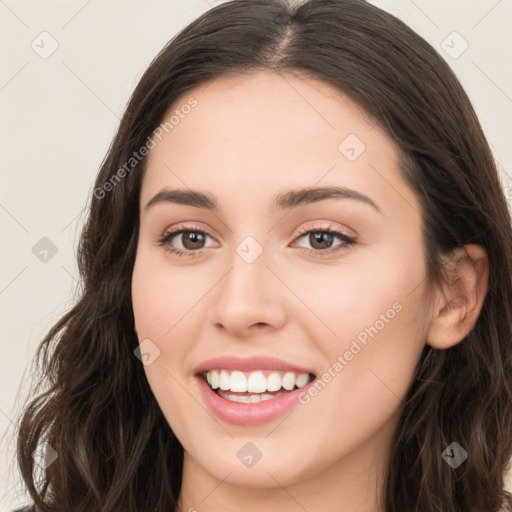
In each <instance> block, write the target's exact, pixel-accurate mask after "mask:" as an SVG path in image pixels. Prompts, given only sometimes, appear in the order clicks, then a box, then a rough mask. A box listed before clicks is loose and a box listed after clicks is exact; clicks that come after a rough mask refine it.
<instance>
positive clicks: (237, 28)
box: [17, 0, 512, 512]
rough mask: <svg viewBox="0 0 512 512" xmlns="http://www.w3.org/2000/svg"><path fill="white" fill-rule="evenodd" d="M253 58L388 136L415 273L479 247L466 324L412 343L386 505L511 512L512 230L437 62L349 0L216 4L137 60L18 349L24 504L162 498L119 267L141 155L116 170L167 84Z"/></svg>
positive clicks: (153, 414) (172, 460)
mask: <svg viewBox="0 0 512 512" xmlns="http://www.w3.org/2000/svg"><path fill="white" fill-rule="evenodd" d="M258 70H273V71H275V72H277V73H280V72H290V73H296V74H298V75H299V76H302V77H312V78H314V79H319V80H321V81H323V82H325V83H327V84H330V85H333V86H335V87H337V88H338V90H339V91H340V92H342V93H343V94H345V95H347V96H348V97H349V98H350V99H351V100H352V101H354V102H355V103H356V104H357V105H359V106H360V107H361V108H362V110H363V111H364V112H365V113H366V114H367V115H368V116H369V117H370V118H371V119H373V120H374V121H375V122H376V123H377V124H378V125H379V126H380V127H381V128H382V129H383V130H384V131H385V133H386V134H387V135H388V136H389V137H390V139H392V140H393V141H394V142H395V143H396V145H397V147H398V148H399V152H400V165H399V171H400V173H401V175H402V176H403V178H404V180H405V181H406V182H407V184H408V185H409V186H410V187H411V189H412V190H413V191H414V192H415V193H416V194H417V196H418V198H419V200H420V202H421V205H422V208H423V213H424V214H423V224H422V230H423V241H424V255H425V261H426V264H427V279H428V283H429V284H431V285H432V286H437V287H439V288H440V289H441V286H442V284H443V282H444V280H445V279H446V272H445V267H444V266H443V261H444V259H443V257H444V256H445V255H447V254H449V252H450V251H451V250H452V249H455V248H458V247H462V246H464V245H465V244H468V243H471V244H478V245H480V246H482V247H484V248H485V249H486V251H487V253H488V258H489V267H490V268H489V285H488V291H487V295H486V297H485V301H484V304H483V306H482V310H481V313H480V316H479V318H478V320H477V323H476V324H475V326H474V328H473V329H472V331H471V332H470V333H469V334H468V335H467V336H466V337H465V338H464V339H463V340H462V341H461V342H460V343H458V344H456V345H455V346H453V347H452V348H449V349H447V350H437V349H433V348H431V347H430V346H428V345H426V346H425V348H424V350H423V353H422V355H421V358H420V360H419V361H418V364H417V368H416V371H415V376H414V379H413V382H412V384H411V387H410V389H409V390H408V394H407V396H406V398H405V407H404V410H403V413H402V415H401V418H400V420H399V424H398V428H397V430H396V433H395V436H394V439H393V442H392V446H391V460H390V462H389V467H388V473H387V475H386V481H385V486H384V497H383V499H384V506H385V510H386V511H387V512H404V511H407V512H460V511H462V510H463V511H464V512H483V511H485V512H498V511H501V510H505V511H509V512H510V511H512V497H511V495H510V493H508V492H506V491H505V489H504V487H505V485H504V476H505V473H506V471H508V470H509V469H510V466H509V464H510V463H509V461H510V459H511V456H512V229H511V219H510V212H509V210H508V207H507V202H506V199H505V195H504V191H503V187H502V184H501V182H500V179H499V173H498V170H497V166H496V163H495V161H494V159H493V157H492V153H491V150H490V148H489V144H488V142H487V140H486V138H485V136H484V133H483V131H482V128H481V125H480V123H479V121H478V119H477V116H476V114H475V112H474V110H473V107H472V105H471V103H470V101H469V99H468V97H467V95H466V93H465V92H464V90H463V88H462V86H461V84H460V83H459V81H458V80H457V78H456V77H455V75H454V73H453V72H452V71H451V69H450V67H449V66H448V64H447V63H446V62H445V61H444V59H443V58H442V57H441V56H440V55H439V54H438V53H437V52H436V51H435V50H434V49H433V47H432V46H430V45H429V44H428V43H427V42H426V41H425V40H424V39H422V38H421V37H420V36H419V35H417V34H416V33H415V32H414V31H413V30H412V29H410V28H409V27H408V26H407V25H406V24H404V23H403V22H402V21H400V20H399V19H397V18H395V17H394V16H392V15H391V14H388V13H386V12H384V11H382V10H380V9H378V8H377V7H375V6H373V5H371V4H368V3H366V2H365V1H363V0H310V1H305V2H300V3H294V4H289V3H287V2H286V1H285V0H234V1H230V2H227V3H223V4H220V5H218V6H216V7H215V8H212V9H210V10H209V11H207V12H205V13H204V14H202V15H201V16H200V17H198V18H197V19H196V20H194V21H193V22H192V23H190V24H189V25H188V26H186V27H185V28H184V29H183V30H181V31H180V32H179V33H178V34H177V35H176V36H175V37H174V38H173V39H172V40H171V41H170V42H169V43H168V44H167V45H166V46H165V47H164V48H163V49H162V50H161V51H160V53H159V54H158V55H157V56H156V57H155V58H154V60H153V61H152V62H151V64H150V66H149V67H148V69H147V70H146V71H145V73H144V74H143V76H142V78H141V80H140V81H139V83H138V85H137V86H136V88H135V90H134V92H133V94H132V96H131V98H130V101H129V103H128V106H127V108H126V111H125V113H124V115H123V117H122V119H121V122H120V124H119V127H118V131H117V133H116V135H115V137H114V140H113V142H112V144H111V145H110V148H109V149H108V152H107V154H106V156H105V158H104V160H103V162H102V165H101V168H100V171H99V174H98V176H97V179H96V182H95V189H94V193H93V194H92V195H91V198H90V205H89V211H88V217H87V219H86V222H85V225H84V227H83V230H82V232H81V237H80V241H79V245H78V256H77V257H78V265H79V271H80V277H81V290H80V294H79V297H78V298H77V300H76V304H75V305H74V306H73V307H72V308H70V310H69V311H68V312H67V313H65V314H64V316H63V317H62V318H61V319H60V320H59V321H58V322H57V323H56V324H55V325H54V326H53V327H52V328H51V329H50V330H49V332H48V333H47V335H46V336H45V338H44V339H43V340H42V342H41V344H40V345H39V347H38V350H37V353H36V354H35V357H34V361H35V360H37V361H38V365H39V367H40V375H38V379H37V385H36V387H35V392H34V395H33V396H31V397H30V398H29V399H27V403H26V404H25V408H24V411H23V414H22V418H21V421H20V425H19V432H17V435H18V438H17V460H18V464H19V467H20V470H21V475H22V477H23V480H24V483H25V485H26V486H27V489H28V491H29V493H30V495H31V497H32V499H33V501H34V510H40V511H61V510H62V511H66V512H68V511H70V510H72V511H74V512H82V511H83V512H91V511H94V512H114V511H115V512H118V511H119V510H122V511H123V512H135V511H137V512H145V511H151V512H155V511H162V512H163V511H166V512H167V511H169V510H174V507H176V504H177V500H178V496H179V492H180V487H181V477H182V469H183V448H182V446H181V444H180V443H179V441H178V439H177V438H176V437H175V435H174V434H173V432H172V430H171V429H170V427H169V425H168V423H167V422H166V420H165V418H164V416H163V414H162V412H161V410H160V408H159V406H158V404H157V402H156V400H155V398H154V396H153V394H152V392H151V390H150V387H149V384H148V382H147V379H146V377H145V373H144V370H143V366H142V364H141V362H140V361H139V359H138V358H137V357H135V356H134V349H136V347H137V346H138V340H137V336H136V334H135V332H134V318H133V309H132V301H131V277H132V271H133V266H134V261H135V254H136V246H137V239H138V231H139V199H140V197H139V196H140V189H141V182H142V179H143V175H144V169H145V163H146V158H143V159H141V160H140V162H139V161H137V162H136V164H134V165H132V168H130V169H129V170H128V171H126V167H125V172H124V173H121V172H120V169H121V168H123V166H124V165H125V164H126V162H128V161H130V158H131V157H132V155H133V154H134V152H136V151H138V150H139V148H141V147H142V146H144V145H145V144H146V141H147V140H148V137H151V136H152V134H153V131H154V130H155V129H156V128H157V127H158V125H159V124H160V123H161V122H162V119H163V118H164V115H165V114H166V113H167V112H168V111H169V109H170V107H171V106H172V105H173V104H174V103H175V102H176V100H177V99H178V98H179V97H180V96H181V95H183V94H184V93H186V92H187V91H190V90H191V89H192V88H194V87H197V86H199V85H201V84H205V83H206V82H208V81H212V80H215V79H217V78H220V77H227V76H234V77H235V76H243V75H244V74H249V73H253V72H257V71H258ZM115 176H117V178H114V177H115ZM113 179H115V183H114V182H113V181H112V180H113ZM108 182H109V183H111V184H113V185H112V186H111V187H107V186H106V184H107V183H108ZM43 441H46V442H47V443H48V444H49V445H50V446H51V447H52V448H53V449H54V450H55V451H56V452H57V454H58V457H57V459H56V460H55V461H54V462H53V463H52V464H50V465H49V466H48V467H47V469H46V471H45V473H44V475H43V477H42V478H41V479H37V478H36V476H35V463H34V460H33V458H32V452H33V451H34V450H35V449H36V448H37V447H38V445H39V444H40V443H42V442H43ZM453 441H456V442H458V443H459V444H460V445H461V446H462V447H464V449H465V450H466V451H467V452H468V454H469V457H468V459H467V460H466V461H465V462H464V463H463V464H462V465H460V466H459V467H458V468H456V469H453V468H451V467H450V466H449V465H448V464H446V463H445V462H444V461H443V459H442V457H441V454H442V452H443V451H444V450H445V449H446V447H447V446H448V445H450V443H452V442H453Z"/></svg>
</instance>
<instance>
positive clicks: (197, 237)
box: [183, 231, 204, 249]
mask: <svg viewBox="0 0 512 512" xmlns="http://www.w3.org/2000/svg"><path fill="white" fill-rule="evenodd" d="M203 241H204V238H203V235H202V234H201V233H196V232H192V231H191V232H189V233H187V235H186V236H185V237H184V239H183V245H184V246H185V248H187V249H197V248H198V244H199V246H200V244H201V243H202V242H203ZM187 244H189V247H187Z"/></svg>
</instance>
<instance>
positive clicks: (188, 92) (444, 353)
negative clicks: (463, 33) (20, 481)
mask: <svg viewBox="0 0 512 512" xmlns="http://www.w3.org/2000/svg"><path fill="white" fill-rule="evenodd" d="M511 235H512V231H511V226H510V214H509V212H508V209H507V204H506V201H505V197H504V194H503V191H502V189H501V186H500V182H499V178H498V173H497V170H496V166H495V164H494V162H493V159H492V155H491V152H490V149H489V146H488V144H487V142H486V139H485V137H484V135H483V133H482V129H481V126H480V124H479V122H478V120H477V118H476V115H475V113H474V111H473V109H472V107H471V104H470V102H469V100H468V98H467V95H466V94H465V93H464V91H463V89H462V87H461V85H460V83H459V82H458V81H457V79H456V78H455V76H454V74H453V73H452V72H451V70H450V69H449V67H448V65H447V64H446V63H445V62H444V61H443V59H442V58H441V57H440V56H439V55H438V54H437V53H436V52H435V51H434V49H433V48H432V47H431V46H430V45H428V44H427V43H426V42H425V41H424V40H423V39H421V38H420V37H419V36H418V35H417V34H415V33H414V32H413V31H412V30H411V29H409V28H408V27H407V26H406V25H405V24H403V23H402V22H400V21H399V20H397V19H396V18H394V17H393V16H391V15H390V14H387V13H385V12H382V11H380V10H379V9H377V8H376V7H373V6H371V5H369V4H367V3H365V2H363V1H362V0H310V1H307V2H304V3H302V4H300V5H299V4H297V5H296V6H288V5H287V4H285V3H284V2H278V1H268V0H267V1H264V0H249V1H247V0H244V1H241V0H235V1H233V2H228V3H225V4H222V5H220V6H218V7H216V8H214V9H211V10H210V11H208V12H207V13H205V14H204V15H202V16H201V17H200V18H198V19H197V20H195V21H194V22H193V23H191V24H190V25H189V26H188V27H186V28H185V29H184V30H182V31H181V32H180V33H179V34H178V35H177V36H176V37H175V38H174V39H173V40H172V41H170V43H169V44H168V45H167V46H166V47H165V48H164V49H163V50H162V51H161V52H160V54H159V55H158V56H157V57H156V59H155V60H154V61H153V62H152V64H151V65H150V67H149V68H148V70H147V71H146V73H145V74H144V76H143V77H142V79H141V81H140V83H139V84H138V86H137V88H136V90H135V91H134V93H133V96H132V98H131V100H130V102H129V105H128V107H127V109H126V112H125V114H124V116H123V118H122V121H121V124H120V127H119V130H118V133H117V134H116V137H115V139H114V141H113V143H112V145H111V147H110V150H109V152H108V155H107V157H106V159H105V161H104V163H103V165H102V168H101V170H100V173H99V175H98V178H97V181H96V184H95V189H94V193H93V197H92V198H91V209H90V214H89V217H88V220H87V223H86V226H85V228H84V230H83V232H82V237H81V241H80V246H79V266H80V271H81V275H82V278H83V283H84V288H83V294H82V296H81V298H80V300H79V301H78V303H77V305H76V306H75V307H74V308H73V309H72V310H71V311H69V312H68V313H67V314H66V315H65V316H64V317H63V318H62V319H61V320H60V321H59V322H58V323H57V324H56V325H55V326H54V327H53V328H52V329H51V331H50V332H49V333H48V335H47V336H46V338H45V339H44V341H43V343H42V345H41V348H40V353H39V355H40V356H41V358H42V362H43V368H44V375H43V376H42V377H43V380H42V383H44V382H47V383H49V384H50V387H49V390H48V391H45V392H41V393H40V395H39V396H38V397H36V398H35V399H34V400H33V401H32V402H31V403H30V404H29V405H28V407H27V409H26V412H25V414H24V417H23V419H22V422H21V426H20V432H19V440H18V459H19V465H20V468H21V471H22V475H23V478H24V480H25V483H26V485H27V487H28V489H29V491H30V493H31V495H32V497H33V499H34V502H35V506H36V507H38V508H37V509H38V510H55V511H57V510H66V511H69V510H73V511H102V512H106V511H119V510H123V511H138V512H140V511H145V510H148V511H157V510H158V511H160V510H162V511H164V510H165V511H168V510H180V511H183V510H187V511H189V512H190V511H193V510H199V511H201V512H202V511H214V510H215V511H216V510H219V511H220V510H222V511H229V510H244V511H252V510H260V509H261V508H262V507H265V508H266V510H268V511H273V510H278V509H279V510H280V511H292V510H294V511H295V510H308V511H311V512H312V511H316V510H329V511H330V510H332V511H334V510H343V511H345V512H347V511H348V512H352V511H358V512H366V511H368V512H369V511H372V512H374V511H379V512H381V511H382V512H384V511H385V512H403V511H413V510H414V511H418V512H419V511H425V512H427V511H428V512H432V511H439V512H441V511H442V512H455V511H459V510H464V511H470V512H477V511H478V512H481V511H486V512H487V511H488V512H498V511H500V510H508V511H510V510H512V497H511V496H510V494H509V493H507V492H506V491H505V490H504V489H503V488H504V474H505V472H506V470H507V469H508V466H507V465H508V463H509V461H510V458H511V456H512V429H511V426H510V425H511V420H512V346H511V333H512V313H511V310H512V307H511V306H512V236H511ZM43 442H45V443H47V444H46V445H44V446H45V447H46V448H47V450H46V455H45V456H43V457H42V458H41V460H42V462H41V463H40V464H39V465H40V466H42V467H44V468H45V470H46V471H45V473H44V476H43V479H42V481H40V482H39V483H38V484H36V483H35V477H34V476H33V470H34V459H33V457H32V453H33V452H34V451H35V450H37V449H38V446H41V443H43ZM45 503H46V505H45Z"/></svg>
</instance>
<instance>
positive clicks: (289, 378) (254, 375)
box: [206, 369, 309, 403]
mask: <svg viewBox="0 0 512 512" xmlns="http://www.w3.org/2000/svg"><path fill="white" fill-rule="evenodd" d="M206 381H207V382H208V384H209V385H210V387H211V388H212V389H219V388H220V390H222V391H233V392H237V393H245V392H249V393H265V391H269V392H272V391H279V390H280V389H281V388H284V389H285V390H287V391H292V390H293V389H294V388H295V386H297V387H298V388H301V387H303V386H305V385H306V384H307V383H308V382H309V374H308V373H295V372H278V371H275V372H271V373H270V374H268V376H266V377H265V374H264V373H263V371H254V372H241V371H239V370H233V371H231V370H222V369H221V370H210V371H208V372H206ZM232 396H236V395H232ZM253 396H254V395H253ZM257 396H258V395H257ZM267 396H268V398H266V397H267ZM272 397H273V396H272V395H265V394H263V395H261V400H268V399H269V398H272ZM238 398H244V399H245V398H249V397H248V396H247V397H239V396H237V399H238ZM251 400H252V401H255V399H252V398H251ZM251 400H249V402H245V403H250V401H251ZM235 401H236V400H235ZM258 401H259V400H258Z"/></svg>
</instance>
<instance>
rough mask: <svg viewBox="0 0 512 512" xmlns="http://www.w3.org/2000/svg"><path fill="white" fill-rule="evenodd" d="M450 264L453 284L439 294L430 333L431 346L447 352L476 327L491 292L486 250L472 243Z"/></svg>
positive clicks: (428, 340)
mask: <svg viewBox="0 0 512 512" xmlns="http://www.w3.org/2000/svg"><path fill="white" fill-rule="evenodd" d="M451 256H452V257H451V258H450V259H449V261H448V262H447V263H446V270H447V274H448V275H449V276H450V279H449V282H447V283H445V284H444V285H443V291H444V295H445V297H443V294H442V293H441V291H439V292H438V296H437V301H436V303H435V306H434V307H433V309H432V319H431V321H430V325H429V329H428V332H427V344H428V345H430V346H431V347H433V348H437V349H446V348H450V347H452V346H453V345H456V344H457V343H459V342H460V341H462V340H463V339H464V338H465V337H466V336H467V334H468V333H469V332H470V331H471V330H472V329H473V328H474V326H475V324H476V321H477V320H478V316H479V314H480V311H481V309H482V305H483V303H484V299H485V295H486V293H487V286H488V278H489V261H488V258H487V253H486V251H485V249H484V248H483V247H481V246H479V245H475V244H469V245H465V246H464V247H463V248H457V249H455V250H454V251H453V252H452V253H451Z"/></svg>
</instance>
